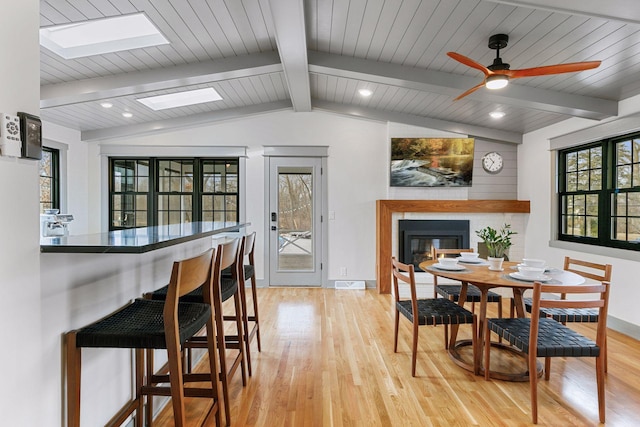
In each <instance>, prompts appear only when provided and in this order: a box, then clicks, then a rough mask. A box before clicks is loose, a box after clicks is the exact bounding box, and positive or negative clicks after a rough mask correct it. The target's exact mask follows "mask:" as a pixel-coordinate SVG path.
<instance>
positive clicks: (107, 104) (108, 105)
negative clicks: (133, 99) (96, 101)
mask: <svg viewBox="0 0 640 427" xmlns="http://www.w3.org/2000/svg"><path fill="white" fill-rule="evenodd" d="M100 105H101V106H102V108H111V107H113V104H112V103H110V102H101V103H100Z"/></svg>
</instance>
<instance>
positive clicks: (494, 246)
mask: <svg viewBox="0 0 640 427" xmlns="http://www.w3.org/2000/svg"><path fill="white" fill-rule="evenodd" d="M476 234H477V235H478V237H480V238H481V239H482V240H483V241H484V244H485V245H486V246H487V254H488V257H487V261H489V269H490V270H502V262H503V261H504V253H505V252H506V250H507V249H509V248H510V247H511V244H512V243H511V236H513V235H514V234H518V233H516V232H515V231H513V230H511V225H510V224H505V225H503V226H502V228H500V230H496V229H495V228H492V227H485V228H483V229H481V230H476Z"/></svg>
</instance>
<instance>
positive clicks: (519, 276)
mask: <svg viewBox="0 0 640 427" xmlns="http://www.w3.org/2000/svg"><path fill="white" fill-rule="evenodd" d="M509 276H511V277H513V278H514V279H518V280H524V281H526V282H535V281H538V282H546V281H547V280H549V279H551V277H550V276H545V275H544V274H543V275H542V276H538V277H528V276H523V275H522V274H520V273H519V272H514V273H509Z"/></svg>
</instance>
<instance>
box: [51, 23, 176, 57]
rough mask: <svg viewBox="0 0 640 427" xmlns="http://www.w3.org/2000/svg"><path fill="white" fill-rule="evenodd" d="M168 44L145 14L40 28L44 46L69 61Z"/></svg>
mask: <svg viewBox="0 0 640 427" xmlns="http://www.w3.org/2000/svg"><path fill="white" fill-rule="evenodd" d="M167 43H169V41H168V40H167V39H166V38H165V37H164V36H163V35H162V34H161V33H160V31H158V29H157V28H156V26H155V25H153V23H152V22H151V21H150V20H149V18H147V16H146V15H145V14H144V13H136V14H132V15H124V16H117V17H114V18H104V19H94V20H91V21H84V22H77V23H73V24H64V25H54V26H52V27H45V28H40V44H41V45H42V46H44V47H46V48H47V49H49V50H51V51H52V52H54V53H56V54H58V55H60V56H61V57H63V58H65V59H73V58H81V57H84V56H91V55H99V54H103V53H110V52H118V51H122V50H129V49H137V48H142V47H149V46H157V45H161V44H167Z"/></svg>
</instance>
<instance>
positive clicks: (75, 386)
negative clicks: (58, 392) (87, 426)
mask: <svg viewBox="0 0 640 427" xmlns="http://www.w3.org/2000/svg"><path fill="white" fill-rule="evenodd" d="M66 350H67V426H69V427H80V372H81V370H80V365H81V363H82V354H81V350H80V349H79V348H78V347H76V333H75V331H71V332H69V333H67V334H66Z"/></svg>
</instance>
